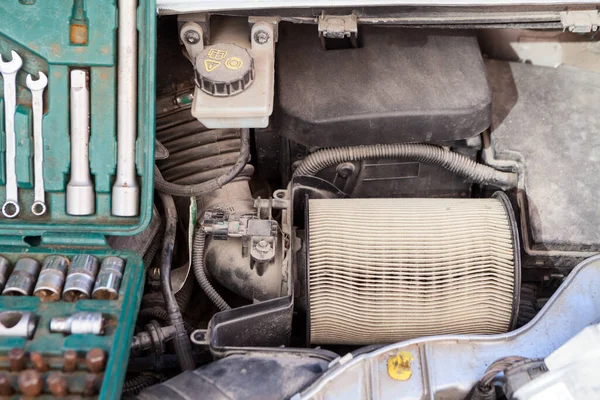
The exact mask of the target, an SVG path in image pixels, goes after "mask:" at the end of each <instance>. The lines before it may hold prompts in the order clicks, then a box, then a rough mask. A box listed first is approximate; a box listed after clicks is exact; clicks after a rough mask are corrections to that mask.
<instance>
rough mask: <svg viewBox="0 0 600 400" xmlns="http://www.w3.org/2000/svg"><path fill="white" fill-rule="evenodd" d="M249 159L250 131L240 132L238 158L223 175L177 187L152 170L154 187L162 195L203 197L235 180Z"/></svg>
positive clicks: (155, 169) (177, 185) (243, 130)
mask: <svg viewBox="0 0 600 400" xmlns="http://www.w3.org/2000/svg"><path fill="white" fill-rule="evenodd" d="M249 158H250V130H249V129H242V130H241V145H240V153H239V157H238V158H237V161H236V162H235V164H234V165H233V166H232V167H231V168H230V169H229V170H228V171H227V172H226V173H224V174H222V175H219V176H218V177H216V178H213V179H210V180H208V181H206V182H201V183H197V184H193V185H179V184H176V183H172V182H167V181H166V180H164V179H163V177H162V175H161V173H160V171H159V169H158V167H155V168H154V172H155V179H154V187H155V189H156V190H158V191H159V192H162V193H167V194H170V195H172V196H182V197H192V196H204V195H206V194H208V193H211V192H214V191H215V190H217V189H220V188H222V187H223V185H225V184H227V183H229V182H231V181H232V180H233V179H235V178H236V177H237V176H238V175H239V174H240V173H241V172H242V171H243V170H244V167H245V166H246V164H247V163H248V160H249Z"/></svg>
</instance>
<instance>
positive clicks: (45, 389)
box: [0, 347, 107, 397]
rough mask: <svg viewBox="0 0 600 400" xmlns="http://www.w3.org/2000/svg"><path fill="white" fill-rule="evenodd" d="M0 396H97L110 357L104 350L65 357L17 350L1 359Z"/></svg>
mask: <svg viewBox="0 0 600 400" xmlns="http://www.w3.org/2000/svg"><path fill="white" fill-rule="evenodd" d="M0 362H1V363H2V369H0V396H15V395H22V396H26V397H37V396H40V395H42V394H44V393H46V394H50V395H52V396H56V397H64V396H67V395H74V394H75V395H79V396H85V397H90V396H95V395H98V393H99V390H100V387H101V383H102V379H103V377H104V370H105V368H106V363H107V354H106V352H105V351H104V350H103V349H101V348H93V349H90V350H89V351H87V352H81V353H80V352H77V351H75V350H66V351H65V352H64V353H63V354H62V356H54V355H45V354H42V353H40V352H36V351H33V352H29V353H26V352H25V351H24V350H23V349H21V348H18V347H15V348H12V349H10V350H9V351H8V353H7V354H4V355H0Z"/></svg>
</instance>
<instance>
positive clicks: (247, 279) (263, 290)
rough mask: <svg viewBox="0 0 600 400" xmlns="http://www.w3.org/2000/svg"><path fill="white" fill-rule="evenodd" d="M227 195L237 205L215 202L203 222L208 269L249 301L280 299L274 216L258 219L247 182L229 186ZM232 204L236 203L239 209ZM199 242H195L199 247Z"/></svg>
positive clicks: (212, 275) (221, 282) (215, 277)
mask: <svg viewBox="0 0 600 400" xmlns="http://www.w3.org/2000/svg"><path fill="white" fill-rule="evenodd" d="M232 189H234V191H233V192H232ZM235 189H237V190H238V191H237V192H235ZM226 192H229V194H231V193H236V194H237V195H236V196H235V197H234V199H237V202H232V201H221V202H219V203H216V202H215V203H213V204H215V205H216V207H217V208H211V209H209V210H208V211H206V212H205V213H204V216H203V218H202V221H201V229H202V232H203V233H204V234H206V235H208V237H207V239H206V243H205V244H204V248H203V252H204V254H205V259H204V265H205V267H206V270H207V271H208V273H209V274H210V276H211V277H212V278H214V279H215V280H217V281H218V282H219V283H220V284H222V285H223V286H225V287H226V288H228V289H229V290H232V291H233V292H235V293H237V294H239V295H240V296H243V297H245V298H247V299H251V300H261V301H263V300H268V299H272V298H276V297H279V296H280V295H281V279H282V277H281V273H282V268H281V259H282V254H281V237H280V235H279V232H278V224H277V222H276V221H274V220H273V219H272V216H271V215H265V216H264V217H265V218H260V217H259V215H258V212H257V209H256V208H254V205H253V200H252V197H251V196H250V190H249V187H248V184H247V183H246V182H239V183H235V182H234V183H233V184H229V185H228V187H227V189H226ZM244 192H246V193H244ZM231 203H237V207H235V206H234V205H233V204H231ZM230 204H231V205H230ZM240 206H241V207H240ZM228 210H233V211H234V213H231V212H229V211H228ZM239 211H242V213H239ZM198 234H201V233H198ZM200 240H201V239H200ZM198 242H199V240H195V247H196V248H197V247H198V246H197V245H198V244H199V243H198ZM196 250H197V249H196ZM198 261H199V260H198Z"/></svg>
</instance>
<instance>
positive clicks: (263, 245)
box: [256, 239, 271, 253]
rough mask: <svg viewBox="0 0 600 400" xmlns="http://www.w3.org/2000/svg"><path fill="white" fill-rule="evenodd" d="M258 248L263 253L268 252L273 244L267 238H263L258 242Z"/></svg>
mask: <svg viewBox="0 0 600 400" xmlns="http://www.w3.org/2000/svg"><path fill="white" fill-rule="evenodd" d="M256 250H258V251H260V252H261V253H268V252H269V251H271V244H270V243H269V242H267V241H266V240H265V239H261V240H260V241H259V242H258V243H257V244H256Z"/></svg>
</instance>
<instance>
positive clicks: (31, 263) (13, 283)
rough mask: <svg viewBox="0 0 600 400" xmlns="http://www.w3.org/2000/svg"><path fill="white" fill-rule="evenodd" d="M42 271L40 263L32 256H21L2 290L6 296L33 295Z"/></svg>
mask: <svg viewBox="0 0 600 400" xmlns="http://www.w3.org/2000/svg"><path fill="white" fill-rule="evenodd" d="M39 273H40V263H39V262H37V261H36V260H34V259H32V258H21V259H20V260H19V261H17V263H16V264H15V270H14V271H13V272H12V274H10V277H9V278H8V281H7V282H6V286H5V287H4V290H3V291H2V294H3V295H5V296H31V292H32V291H33V287H34V286H35V281H36V280H37V277H38V274H39Z"/></svg>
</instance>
